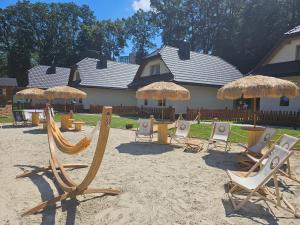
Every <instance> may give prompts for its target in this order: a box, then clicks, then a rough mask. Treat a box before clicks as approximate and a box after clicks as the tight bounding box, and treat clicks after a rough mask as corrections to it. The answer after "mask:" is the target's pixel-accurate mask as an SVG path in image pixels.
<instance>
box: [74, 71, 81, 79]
mask: <svg viewBox="0 0 300 225" xmlns="http://www.w3.org/2000/svg"><path fill="white" fill-rule="evenodd" d="M77 80H80V75H79V71H78V70H76V71H75V73H74V77H73V81H77Z"/></svg>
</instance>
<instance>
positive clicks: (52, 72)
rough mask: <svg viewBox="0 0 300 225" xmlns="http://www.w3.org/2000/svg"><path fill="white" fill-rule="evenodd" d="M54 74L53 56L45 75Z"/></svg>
mask: <svg viewBox="0 0 300 225" xmlns="http://www.w3.org/2000/svg"><path fill="white" fill-rule="evenodd" d="M54 73H56V66H55V56H54V57H53V60H52V63H51V66H50V67H49V68H48V69H47V71H46V74H54Z"/></svg>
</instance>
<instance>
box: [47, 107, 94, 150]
mask: <svg viewBox="0 0 300 225" xmlns="http://www.w3.org/2000/svg"><path fill="white" fill-rule="evenodd" d="M49 114H50V113H49ZM50 115H51V114H50ZM49 123H50V130H51V133H52V135H53V139H54V141H55V143H56V146H57V148H58V149H59V150H60V151H62V152H63V153H66V154H70V155H74V154H78V153H81V152H83V151H84V150H86V149H87V147H88V146H89V145H90V144H91V142H92V139H93V137H94V136H95V133H96V131H98V130H99V126H100V123H99V121H98V122H97V124H96V126H95V127H94V129H93V130H92V131H91V133H90V134H89V135H88V136H87V137H84V138H82V139H81V140H80V141H79V142H78V143H76V144H73V143H71V142H69V141H68V140H67V139H66V138H64V136H63V134H62V133H61V131H60V129H59V128H58V127H57V125H56V123H55V121H54V119H53V118H52V117H51V116H50V119H49Z"/></svg>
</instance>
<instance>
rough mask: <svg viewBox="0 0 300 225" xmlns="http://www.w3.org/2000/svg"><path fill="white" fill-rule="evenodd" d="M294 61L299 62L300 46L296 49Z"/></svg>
mask: <svg viewBox="0 0 300 225" xmlns="http://www.w3.org/2000/svg"><path fill="white" fill-rule="evenodd" d="M296 60H300V45H298V46H297V48H296Z"/></svg>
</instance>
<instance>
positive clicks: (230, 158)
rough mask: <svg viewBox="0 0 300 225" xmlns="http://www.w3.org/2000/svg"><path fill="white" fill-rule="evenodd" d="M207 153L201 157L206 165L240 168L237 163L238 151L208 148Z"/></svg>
mask: <svg viewBox="0 0 300 225" xmlns="http://www.w3.org/2000/svg"><path fill="white" fill-rule="evenodd" d="M208 153H209V154H207V155H204V156H203V157H202V159H203V160H204V161H205V163H206V164H207V165H209V166H211V167H216V168H219V169H223V170H238V171H241V170H242V168H241V167H240V166H239V164H238V157H239V156H240V153H237V152H225V151H224V150H223V151H222V150H209V151H208Z"/></svg>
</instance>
